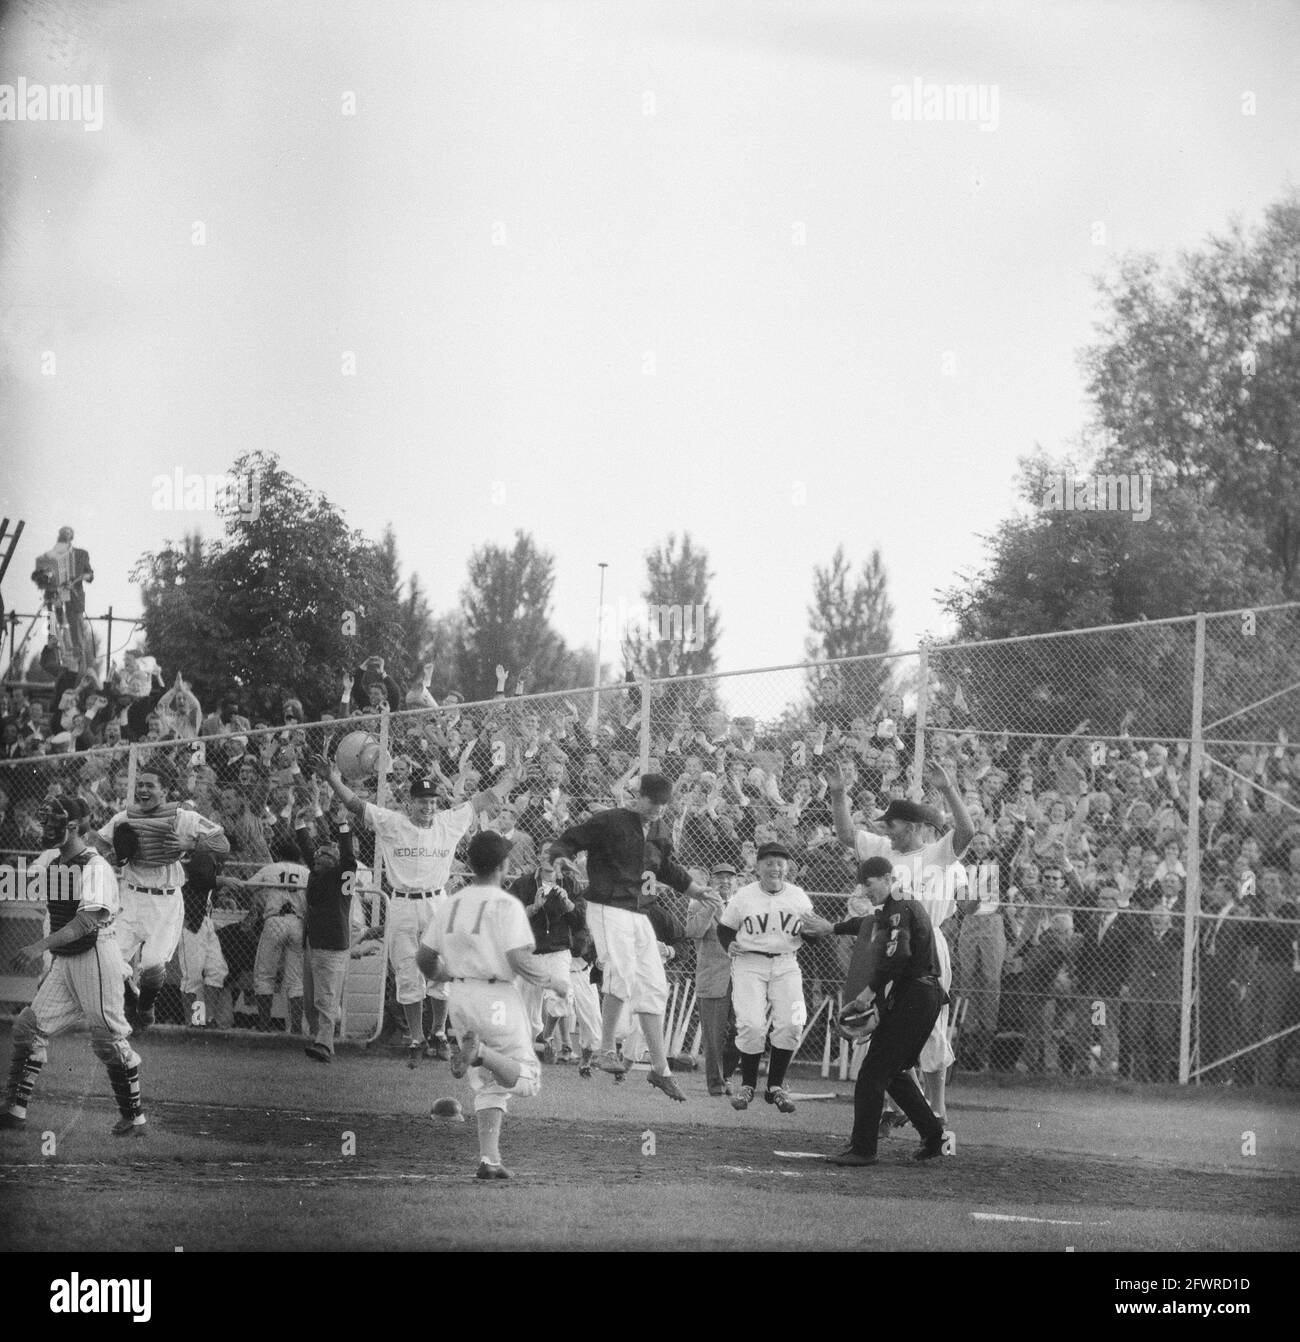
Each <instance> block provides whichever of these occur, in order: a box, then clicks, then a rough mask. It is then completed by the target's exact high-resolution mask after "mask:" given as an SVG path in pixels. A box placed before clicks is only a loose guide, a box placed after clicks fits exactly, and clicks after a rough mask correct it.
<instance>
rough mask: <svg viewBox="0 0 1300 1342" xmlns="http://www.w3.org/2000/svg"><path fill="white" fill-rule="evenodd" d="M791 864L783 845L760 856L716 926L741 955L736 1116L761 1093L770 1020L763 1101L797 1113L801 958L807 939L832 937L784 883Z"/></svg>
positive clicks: (803, 1011)
mask: <svg viewBox="0 0 1300 1342" xmlns="http://www.w3.org/2000/svg"><path fill="white" fill-rule="evenodd" d="M790 866H791V858H790V853H789V850H788V849H787V848H786V847H785V845H784V844H780V843H765V844H763V846H762V847H761V848H760V849H759V850H758V880H756V881H751V882H750V883H749V884H748V885H744V886H742V887H741V888H740V889H739V890H737V891H736V893H735V894H734V895H732V897H731V899H730V900H729V901H728V903H727V907H726V909H724V910H723V914H722V918H721V919H720V920H719V923H718V940H719V941H720V942H721V943H722V946H723V948H724V949H725V950H728V951H731V950H732V947H733V946H734V947H735V949H734V951H732V954H733V955H734V956H735V964H734V966H733V968H732V986H731V993H732V1000H733V1001H734V1002H735V1004H736V1046H737V1047H738V1048H739V1049H740V1080H741V1086H740V1089H739V1091H737V1092H736V1095H735V1097H734V1098H733V1099H732V1101H731V1107H732V1108H733V1109H748V1108H749V1106H750V1103H751V1102H752V1101H753V1099H754V1092H755V1090H756V1089H757V1087H758V1064H759V1063H760V1062H761V1061H762V1058H763V1046H764V1044H765V1043H766V1041H767V1025H768V1022H767V1016H768V1010H769V1008H770V1009H771V1013H772V1059H771V1062H770V1063H769V1064H768V1071H767V1091H766V1093H765V1094H764V1096H763V1098H764V1099H765V1100H766V1101H767V1102H768V1104H774V1105H776V1107H777V1109H778V1111H779V1112H781V1113H783V1114H792V1113H794V1101H793V1100H792V1099H791V1098H790V1094H789V1092H788V1091H787V1090H786V1088H785V1072H786V1068H787V1067H789V1065H790V1059H791V1058H792V1057H794V1051H795V1049H796V1048H797V1047H798V1045H799V1038H800V1036H801V1035H802V1033H803V1027H804V1025H805V1024H806V1023H807V1020H808V1010H807V1007H806V1005H805V1003H804V1000H803V974H802V973H801V972H800V970H799V961H798V959H797V958H796V954H797V952H798V950H799V949H800V947H801V946H802V945H803V938H804V937H805V936H814V937H815V936H826V935H828V934H829V933H830V931H831V925H830V923H828V922H826V921H825V920H824V919H821V918H818V917H817V916H816V915H815V914H814V913H813V906H812V900H811V899H809V898H808V896H807V895H806V894H805V893H804V892H803V891H802V890H801V889H800V888H799V887H798V886H797V885H793V884H791V883H790V882H789V881H787V880H786V879H785V877H786V872H788V871H789V870H790Z"/></svg>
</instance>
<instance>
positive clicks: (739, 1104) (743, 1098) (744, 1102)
mask: <svg viewBox="0 0 1300 1342" xmlns="http://www.w3.org/2000/svg"><path fill="white" fill-rule="evenodd" d="M753 1098H754V1087H753V1086H741V1088H740V1089H739V1090H738V1091H737V1092H736V1093H735V1095H733V1096H732V1097H731V1107H732V1108H733V1109H748V1108H749V1102H750V1101H751V1100H752V1099H753Z"/></svg>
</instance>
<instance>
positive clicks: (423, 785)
mask: <svg viewBox="0 0 1300 1342" xmlns="http://www.w3.org/2000/svg"><path fill="white" fill-rule="evenodd" d="M437 795H438V789H437V788H435V787H434V785H433V781H432V780H431V779H428V778H417V779H416V780H415V782H413V783H412V784H411V800H412V801H418V800H419V799H420V798H421V797H436V796H437Z"/></svg>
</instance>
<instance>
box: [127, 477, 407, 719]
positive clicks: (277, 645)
mask: <svg viewBox="0 0 1300 1342" xmlns="http://www.w3.org/2000/svg"><path fill="white" fill-rule="evenodd" d="M230 474H231V476H232V477H233V478H236V479H241V480H246V481H254V482H255V483H256V491H255V495H254V499H255V506H254V507H252V508H249V507H248V506H247V498H245V500H244V504H245V506H244V507H243V509H242V511H241V510H240V508H239V506H238V505H237V504H236V503H235V502H234V501H232V502H231V503H230V504H229V505H228V506H227V507H226V508H225V510H224V517H223V521H224V536H223V537H222V538H220V539H216V540H212V541H204V540H203V539H201V538H200V537H199V536H197V535H187V536H185V537H184V538H183V539H182V541H181V542H180V543H179V544H173V543H168V544H167V545H165V546H164V548H163V549H161V550H159V551H157V552H149V553H146V554H145V555H143V556H142V557H141V559H140V560H139V562H138V563H137V565H136V567H135V570H134V573H133V577H134V579H135V580H136V581H137V582H139V583H140V585H141V593H142V598H143V605H144V631H145V638H146V642H147V646H148V648H149V651H150V652H151V653H152V654H153V655H154V656H155V657H157V658H158V661H159V664H160V665H161V666H162V668H163V673H164V676H165V678H167V679H168V680H170V677H171V676H173V675H174V674H175V673H176V672H177V671H180V672H183V673H184V675H185V676H186V678H187V679H188V680H189V681H190V682H191V683H192V684H193V686H194V691H195V693H196V694H197V695H198V697H199V699H200V701H201V702H202V703H203V705H204V707H205V708H207V709H210V708H212V707H213V706H214V705H215V702H216V701H217V699H218V698H219V697H220V695H221V694H222V693H224V692H226V691H228V690H230V689H232V688H234V687H236V686H240V687H242V694H243V697H244V699H245V700H246V701H247V704H248V707H249V708H250V709H252V710H253V711H254V712H257V713H263V714H274V713H275V711H276V710H277V709H278V706H279V703H280V701H281V699H282V697H283V696H284V695H287V694H294V695H296V696H297V697H298V698H300V699H301V700H302V701H303V705H304V708H305V710H306V712H307V713H308V715H309V716H312V717H314V716H315V715H316V714H318V713H320V712H322V711H325V710H327V709H328V708H329V707H331V706H332V705H333V704H334V703H335V702H337V699H338V675H339V672H340V670H341V669H342V668H344V667H348V666H355V665H356V664H357V662H358V660H360V659H361V658H364V657H365V656H367V655H370V654H373V653H377V654H379V655H381V656H383V657H384V658H385V660H386V662H387V664H388V665H389V666H390V667H391V668H396V672H400V673H402V674H405V673H406V672H407V668H406V666H405V665H404V661H405V652H404V648H403V641H402V632H403V631H402V621H401V618H400V610H399V603H398V601H397V599H396V596H395V592H394V587H393V572H392V569H391V566H390V564H389V562H388V560H387V559H386V558H385V556H384V554H383V551H382V547H380V546H377V545H375V544H374V543H373V542H372V541H369V540H367V539H366V538H365V537H364V536H363V535H362V534H361V533H360V532H358V531H355V530H353V529H351V528H349V527H348V525H347V523H346V522H345V521H344V519H343V516H342V514H341V513H339V511H338V510H337V509H336V508H335V507H334V505H333V504H332V503H330V501H329V500H328V499H327V498H326V497H325V496H324V495H323V494H320V493H317V492H315V491H313V490H311V489H309V488H308V487H307V486H306V485H305V484H304V483H303V482H302V481H301V480H299V479H297V478H296V477H295V476H293V475H292V474H290V473H289V472H288V471H286V470H284V469H283V468H282V467H281V466H280V463H279V459H278V458H277V457H276V456H275V455H274V454H273V453H263V452H255V453H250V454H246V455H244V456H241V457H240V458H238V459H237V460H236V462H235V463H234V465H233V466H232V467H231V471H230ZM395 678H397V679H399V682H400V674H396V673H395Z"/></svg>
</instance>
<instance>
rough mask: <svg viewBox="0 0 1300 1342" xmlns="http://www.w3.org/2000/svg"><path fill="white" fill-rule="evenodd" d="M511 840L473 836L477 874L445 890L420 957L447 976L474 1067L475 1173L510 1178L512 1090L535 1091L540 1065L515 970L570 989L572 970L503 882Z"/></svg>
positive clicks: (464, 1068)
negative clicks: (507, 1145) (548, 954)
mask: <svg viewBox="0 0 1300 1342" xmlns="http://www.w3.org/2000/svg"><path fill="white" fill-rule="evenodd" d="M510 849H511V843H510V840H509V839H506V838H503V837H502V836H501V835H500V834H496V833H494V832H492V831H490V830H489V831H485V832H484V833H482V834H476V835H475V836H474V837H473V838H472V839H471V840H470V841H469V852H468V858H469V865H470V870H471V871H472V872H473V873H474V876H473V879H472V881H471V883H470V884H469V885H467V886H465V887H464V888H463V889H461V890H458V891H457V892H456V893H455V894H454V895H452V896H451V897H450V898H448V899H441V900H439V901H438V902H437V905H436V907H435V908H434V910H433V918H432V920H431V921H430V923H429V926H428V929H427V930H426V931H425V933H424V936H423V937H422V938H421V940H420V946H419V949H418V950H417V951H416V963H417V964H418V965H419V968H420V972H421V973H422V974H424V975H425V977H426V978H428V979H430V980H432V981H435V982H444V983H446V984H448V989H449V994H448V1005H449V1008H450V1014H451V1023H452V1025H453V1027H454V1028H455V1031H456V1039H457V1044H456V1049H455V1052H454V1053H453V1054H452V1058H451V1074H452V1075H453V1076H454V1077H457V1078H458V1079H459V1078H460V1077H463V1076H465V1074H466V1073H468V1074H469V1083H470V1087H471V1089H472V1090H473V1092H474V1112H475V1116H476V1118H477V1121H478V1143H479V1166H478V1170H477V1172H476V1173H475V1176H474V1177H475V1178H476V1179H510V1178H512V1177H513V1175H512V1172H511V1171H510V1170H508V1169H506V1167H505V1166H504V1165H503V1164H502V1163H501V1129H502V1126H503V1125H504V1123H505V1117H506V1109H507V1107H508V1105H509V1103H510V1097H511V1096H512V1095H536V1094H537V1092H538V1091H539V1090H540V1089H541V1085H542V1068H541V1064H540V1063H539V1062H538V1060H537V1054H536V1052H535V1051H534V1049H533V1040H532V1034H531V1031H530V1029H529V1024H528V1015H527V1013H526V1012H525V1010H524V1003H523V998H522V997H521V996H520V995H519V990H518V988H517V987H516V986H515V983H514V976H515V975H518V976H519V977H520V978H523V979H527V980H528V981H529V982H530V983H536V984H537V985H538V986H540V987H542V988H548V989H550V990H551V991H552V992H555V993H558V994H559V995H560V996H561V997H567V996H568V994H569V974H568V970H567V969H565V970H562V971H561V970H559V969H557V968H555V967H553V966H548V965H546V964H544V963H543V962H542V961H541V960H540V959H539V958H538V957H537V955H536V954H535V953H534V947H535V945H536V943H535V942H534V940H533V930H532V928H531V927H530V926H529V925H528V915H527V914H526V913H525V912H524V906H523V905H522V904H521V903H520V902H519V900H517V899H516V898H515V897H514V896H513V895H511V894H507V893H506V891H504V890H503V889H502V888H501V881H502V879H503V877H504V876H505V868H506V859H507V858H508V857H509V856H510Z"/></svg>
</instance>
